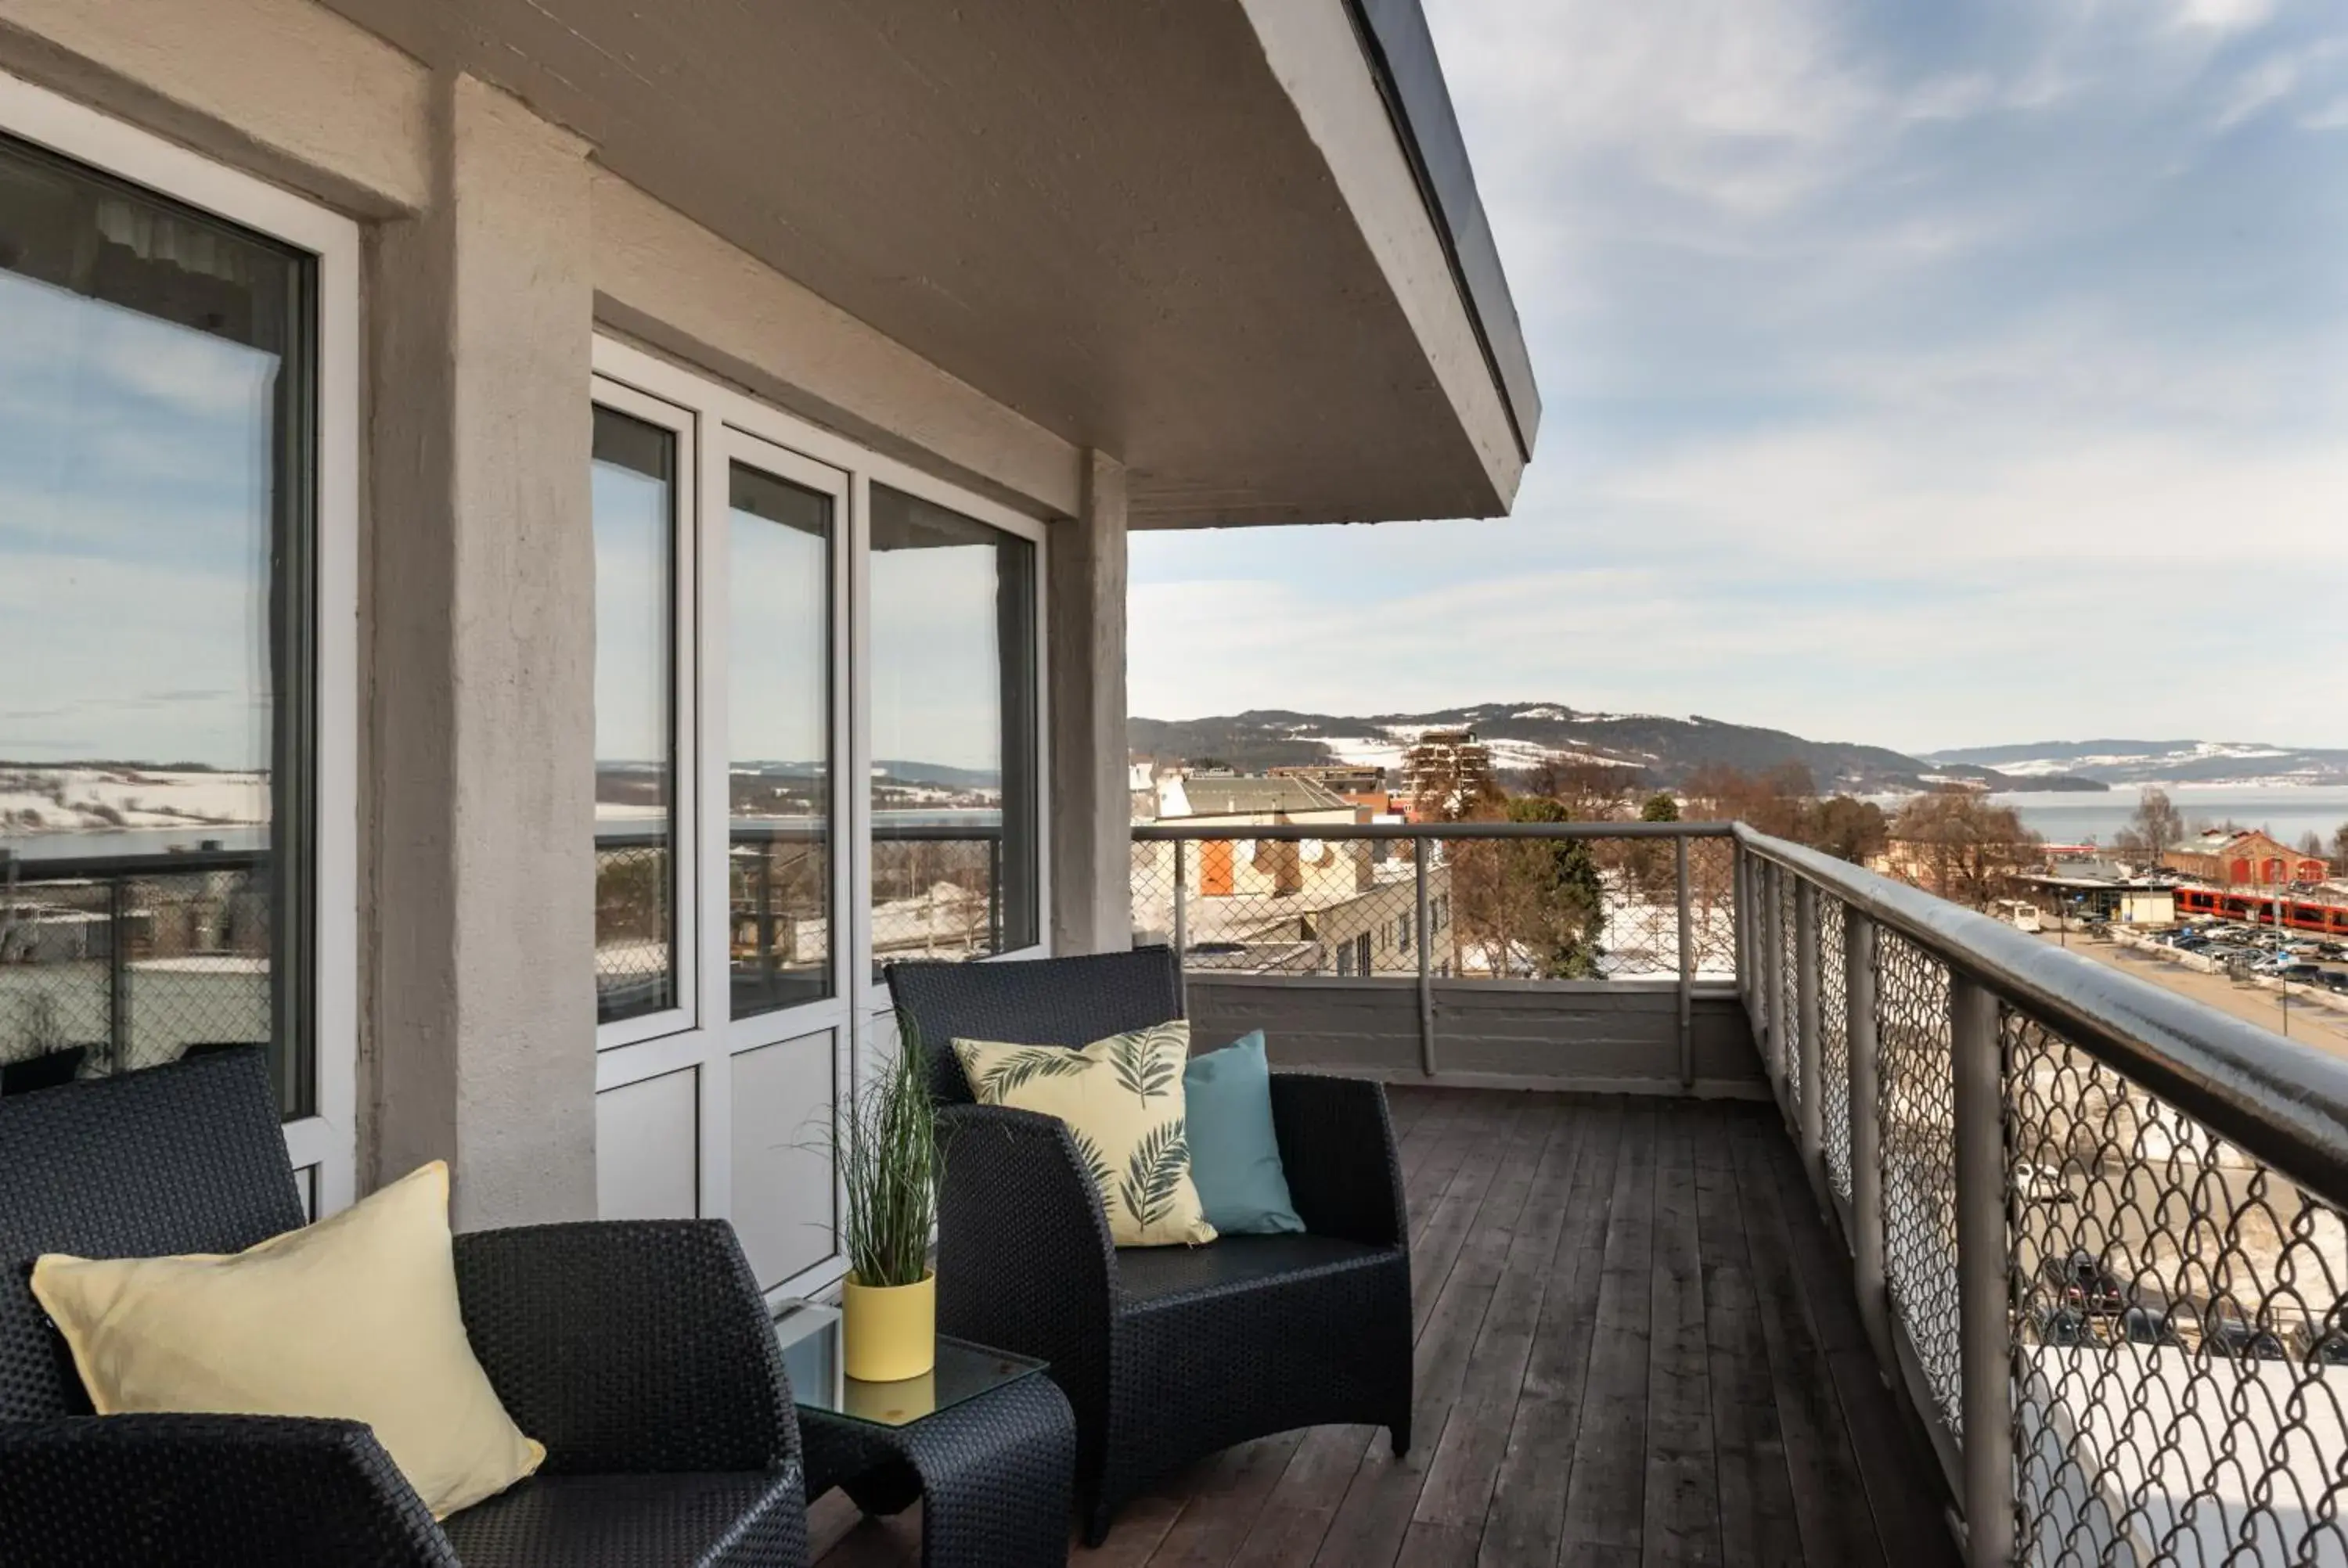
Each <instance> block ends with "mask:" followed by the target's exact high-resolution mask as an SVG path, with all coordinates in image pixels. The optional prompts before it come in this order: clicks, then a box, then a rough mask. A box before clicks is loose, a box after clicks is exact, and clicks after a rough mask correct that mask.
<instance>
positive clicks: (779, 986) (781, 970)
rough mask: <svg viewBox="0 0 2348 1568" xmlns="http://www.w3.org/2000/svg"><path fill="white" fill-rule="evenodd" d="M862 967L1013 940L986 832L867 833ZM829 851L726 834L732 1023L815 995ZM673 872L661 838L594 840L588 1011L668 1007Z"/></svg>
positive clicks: (1000, 847) (749, 827) (818, 845)
mask: <svg viewBox="0 0 2348 1568" xmlns="http://www.w3.org/2000/svg"><path fill="white" fill-rule="evenodd" d="M871 835H872V858H871V878H872V910H871V922H872V928H871V937H872V945H873V950H874V953H875V956H876V961H886V960H888V959H891V958H976V957H983V956H985V955H988V954H993V953H998V952H1001V951H1003V950H1004V948H1006V947H1009V946H1011V945H1013V943H1012V939H1011V938H1012V936H1013V933H1011V932H1009V931H1008V930H1007V929H1006V920H1005V913H1004V911H1005V891H1006V886H1007V885H1006V882H1005V876H1004V830H1003V827H1002V825H1000V824H999V823H986V822H979V823H891V822H880V823H876V824H874V825H873V827H872V829H871ZM836 849H837V845H835V843H834V838H833V835H832V833H831V831H830V830H829V828H827V827H825V826H822V825H817V824H810V823H804V822H789V823H764V822H743V821H736V822H735V823H734V824H732V825H731V826H730V827H729V829H728V830H727V835H726V861H727V876H726V907H727V921H728V931H727V950H728V953H729V955H730V959H729V968H730V972H731V982H732V989H733V1001H734V1005H735V1008H736V1015H737V1016H740V1015H741V1014H743V1013H747V1012H757V1011H764V1010H767V1009H772V1008H776V1007H784V1006H788V1005H791V1004H792V1003H795V1002H799V1001H806V1000H812V999H815V998H817V997H819V996H822V995H823V994H825V991H826V989H827V986H828V984H829V982H828V980H827V979H826V970H827V966H828V965H829V960H830V943H831V927H832V911H831V904H832V860H831V856H833V855H834V854H835V853H836ZM675 876H676V872H675V863H674V860H673V858H672V856H671V851H670V839H669V835H667V834H666V833H664V832H658V831H646V830H643V829H633V830H621V831H613V830H608V829H607V830H605V831H603V832H601V833H598V834H597V835H596V836H595V984H596V996H597V1000H598V1005H599V1011H600V1012H601V1014H602V1016H603V1017H604V1018H606V1019H610V1018H617V1017H627V1016H631V1015H633V1014H635V1013H640V1012H647V1011H652V1010H655V1009H658V1008H661V1007H664V1006H668V1005H670V1003H671V1001H672V999H673V997H674V994H675V993H674V990H673V989H672V987H673V981H672V978H671V977H672V975H673V973H674V967H675V963H676V952H675V930H676V918H675V897H676V886H675Z"/></svg>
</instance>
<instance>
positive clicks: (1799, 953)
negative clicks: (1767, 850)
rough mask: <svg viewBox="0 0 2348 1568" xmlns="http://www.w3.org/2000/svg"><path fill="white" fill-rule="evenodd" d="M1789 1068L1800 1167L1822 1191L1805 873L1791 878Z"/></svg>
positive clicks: (1822, 1123) (1813, 962)
mask: <svg viewBox="0 0 2348 1568" xmlns="http://www.w3.org/2000/svg"><path fill="white" fill-rule="evenodd" d="M1794 989H1795V997H1794V1071H1795V1072H1796V1073H1797V1074H1798V1075H1799V1079H1798V1081H1799V1082H1800V1084H1801V1091H1802V1109H1801V1116H1800V1121H1799V1125H1800V1130H1801V1146H1802V1168H1803V1169H1804V1170H1805V1171H1806V1172H1807V1173H1808V1174H1809V1177H1810V1179H1811V1180H1812V1181H1813V1182H1815V1183H1817V1184H1818V1190H1819V1191H1821V1192H1824V1191H1825V1190H1826V1182H1825V1179H1824V1178H1825V1160H1824V1152H1825V1148H1826V1116H1825V1110H1826V1107H1825V1105H1824V1103H1823V1102H1824V1100H1825V1096H1824V1095H1823V1094H1822V1093H1821V1092H1820V1091H1819V1090H1820V1080H1821V1079H1822V1078H1823V1077H1824V1076H1825V1075H1824V1073H1823V1072H1822V1071H1820V1067H1819V1060H1818V1059H1819V1056H1820V1050H1819V1047H1820V1043H1821V1041H1820V1038H1819V1027H1818V1026H1819V1023H1820V1021H1821V1020H1819V1017H1818V887H1817V886H1816V885H1815V884H1813V883H1812V882H1810V881H1809V879H1808V878H1807V877H1797V878H1796V879H1795V882H1794Z"/></svg>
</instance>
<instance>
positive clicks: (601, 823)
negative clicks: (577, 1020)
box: [592, 408, 677, 1023]
mask: <svg viewBox="0 0 2348 1568" xmlns="http://www.w3.org/2000/svg"><path fill="white" fill-rule="evenodd" d="M675 472H676V437H675V436H674V435H672V434H671V433H670V432H668V431H666V430H664V429H662V428H660V427H659V426H658V425H648V424H646V423H645V422H644V421H643V420H641V419H631V418H630V417H628V416H627V415H624V414H615V413H613V411H612V410H610V409H608V408H598V409H597V410H595V469H594V478H593V488H592V495H593V505H594V518H595V1009H596V1017H597V1018H598V1019H599V1020H601V1021H602V1022H605V1023H610V1022H613V1021H614V1020H620V1019H630V1018H641V1017H643V1016H644V1014H646V1013H654V1012H660V1011H663V1010H664V1009H668V1008H673V1007H675V1006H676V1005H677V989H676V973H677V967H676V966H677V950H676V948H677V930H676V875H675V857H674V854H673V851H674V849H675V844H676V754H675V753H676V742H675V736H676V725H675V716H674V713H673V712H672V709H673V706H674V698H673V693H674V692H675V690H676V682H675V678H674V676H673V674H672V666H671V663H670V660H671V658H672V651H673V649H674V647H675V640H674V636H673V629H672V625H671V620H672V616H673V613H674V610H673V607H674V606H675V602H676V597H675V532H676V524H675V518H676V494H675V492H676V486H675Z"/></svg>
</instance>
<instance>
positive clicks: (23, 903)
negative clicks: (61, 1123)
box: [0, 849, 272, 1083]
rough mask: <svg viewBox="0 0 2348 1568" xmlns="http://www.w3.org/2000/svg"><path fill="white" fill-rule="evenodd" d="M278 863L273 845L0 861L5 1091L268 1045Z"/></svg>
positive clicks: (0, 1064) (0, 1027) (1, 856)
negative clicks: (58, 1075)
mask: <svg viewBox="0 0 2348 1568" xmlns="http://www.w3.org/2000/svg"><path fill="white" fill-rule="evenodd" d="M269 867H270V857H269V854H268V852H267V851H266V850H232V849H195V850H187V851H184V852H177V853H172V854H164V855H153V854H145V855H105V856H74V857H71V858H55V859H46V858H45V859H28V858H24V857H20V856H12V855H7V854H5V853H0V1074H5V1077H0V1083H5V1081H7V1080H8V1079H12V1078H24V1080H25V1081H36V1079H37V1074H38V1069H37V1066H36V1064H38V1063H44V1062H46V1063H54V1064H57V1071H62V1072H64V1073H65V1074H66V1075H67V1076H70V1075H71V1074H72V1073H74V1072H77V1071H78V1072H88V1073H96V1072H118V1071H130V1070H132V1069H134V1068H140V1067H152V1066H156V1065H159V1064H160V1063H162V1062H166V1061H176V1060H178V1058H179V1057H180V1055H181V1054H183V1053H184V1052H185V1051H186V1050H188V1049H189V1048H190V1047H191V1046H205V1045H227V1044H242V1043H259V1042H265V1041H267V1040H269V1039H270V1035H271V1028H270V1009H271V991H270V987H271V977H270V953H271V949H272V938H271V923H270V914H271V897H272V891H271V887H270V885H269V884H270V870H269ZM27 1074H30V1075H33V1076H30V1077H27V1076H26V1075H27Z"/></svg>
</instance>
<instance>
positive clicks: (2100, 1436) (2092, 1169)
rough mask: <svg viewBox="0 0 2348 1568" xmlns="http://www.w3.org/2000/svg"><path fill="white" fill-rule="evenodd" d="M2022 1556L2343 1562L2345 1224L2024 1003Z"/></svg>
mask: <svg viewBox="0 0 2348 1568" xmlns="http://www.w3.org/2000/svg"><path fill="white" fill-rule="evenodd" d="M2003 1043H2004V1049H2005V1055H2006V1062H2007V1069H2006V1071H2007V1077H2006V1084H2007V1115H2006V1140H2007V1145H2008V1154H2009V1160H2008V1171H2009V1178H2008V1183H2009V1190H2008V1203H2009V1204H2010V1213H2011V1228H2010V1231H2009V1236H2010V1240H2011V1245H2012V1249H2013V1250H2012V1256H2011V1259H2010V1263H2009V1274H2008V1277H2009V1279H2010V1281H2011V1283H2012V1286H2013V1296H2014V1321H2013V1397H2014V1402H2015V1409H2014V1457H2015V1471H2016V1476H2017V1487H2018V1490H2017V1495H2016V1526H2017V1535H2016V1540H2017V1543H2018V1551H2017V1556H2018V1559H2019V1560H2020V1561H2024V1562H2030V1563H2080V1564H2087V1563H2193V1564H2199V1563H2348V1533H2343V1527H2342V1522H2341V1520H2340V1505H2341V1501H2342V1494H2343V1491H2348V1419H2343V1405H2348V1226H2343V1219H2342V1215H2341V1213H2340V1211H2339V1210H2337V1209H2334V1208H2333V1207H2332V1206H2331V1205H2329V1204H2324V1203H2322V1202H2320V1201H2318V1200H2315V1199H2312V1198H2311V1197H2309V1196H2308V1195H2306V1194H2303V1193H2302V1192H2301V1191H2300V1190H2299V1189H2297V1188H2295V1187H2293V1186H2292V1185H2291V1184H2289V1183H2288V1182H2286V1181H2284V1180H2283V1179H2282V1178H2281V1177H2280V1176H2278V1175H2277V1174H2276V1173H2274V1172H2272V1171H2271V1170H2269V1169H2268V1168H2266V1167H2265V1166H2263V1165H2261V1164H2260V1163H2259V1162H2258V1161H2256V1160H2254V1159H2252V1158H2251V1157H2250V1156H2249V1155H2248V1154H2246V1153H2244V1152H2243V1151H2241V1150H2240V1149H2239V1148H2237V1147H2235V1146H2234V1145H2233V1144H2231V1143H2228V1142H2226V1141H2225V1140H2224V1139H2221V1138H2219V1137H2218V1136H2217V1135H2216V1134H2215V1133H2213V1132H2210V1131H2209V1129H2208V1128H2207V1127H2205V1126H2203V1125H2201V1124H2200V1123H2199V1122H2197V1121H2195V1120H2193V1119H2192V1118H2191V1117H2188V1116H2187V1115H2185V1114H2184V1113H2183V1112H2179V1111H2178V1109H2177V1108H2176V1107H2174V1106H2172V1105H2169V1104H2168V1103H2167V1102H2163V1101H2162V1100H2160V1099H2159V1098H2157V1097H2156V1096H2154V1095H2152V1094H2150V1093H2148V1092H2147V1091H2145V1090H2144V1089H2142V1088H2141V1087H2139V1086H2138V1085H2136V1084H2134V1083H2131V1082H2129V1081H2127V1080H2126V1079H2124V1078H2122V1077H2121V1076H2120V1075H2119V1074H2118V1073H2116V1072H2115V1071H2112V1070H2111V1069H2110V1068H2108V1067H2106V1066H2104V1065H2103V1064H2102V1063H2100V1062H2098V1061H2095V1060H2093V1059H2092V1058H2090V1057H2089V1056H2088V1055H2087V1054H2086V1053H2085V1051H2082V1050H2078V1049H2077V1048H2075V1047H2074V1046H2072V1045H2071V1044H2070V1043H2069V1042H2067V1041H2065V1040H2063V1039H2062V1038H2061V1037H2060V1036H2058V1035H2056V1034H2055V1033H2053V1032H2052V1031H2050V1030H2046V1029H2045V1028H2044V1027H2043V1026H2041V1025H2040V1024H2038V1023H2037V1022H2035V1021H2034V1020H2030V1019H2028V1018H2025V1017H2024V1016H2022V1015H2020V1014H2018V1013H2015V1012H2013V1011H2012V1010H2010V1009H2009V1010H2008V1011H2007V1013H2006V1014H2005V1017H2004V1020H2003Z"/></svg>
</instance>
